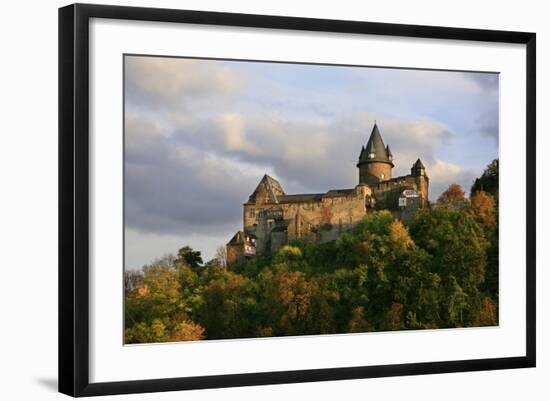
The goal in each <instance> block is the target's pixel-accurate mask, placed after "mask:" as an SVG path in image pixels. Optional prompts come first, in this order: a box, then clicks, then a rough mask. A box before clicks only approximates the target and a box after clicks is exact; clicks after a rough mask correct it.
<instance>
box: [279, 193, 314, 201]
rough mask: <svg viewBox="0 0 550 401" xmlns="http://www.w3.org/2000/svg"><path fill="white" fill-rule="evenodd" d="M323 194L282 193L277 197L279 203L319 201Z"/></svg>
mask: <svg viewBox="0 0 550 401" xmlns="http://www.w3.org/2000/svg"><path fill="white" fill-rule="evenodd" d="M323 195H324V194H298V195H283V196H280V197H279V202H280V203H303V202H320V201H321V199H322V198H323Z"/></svg>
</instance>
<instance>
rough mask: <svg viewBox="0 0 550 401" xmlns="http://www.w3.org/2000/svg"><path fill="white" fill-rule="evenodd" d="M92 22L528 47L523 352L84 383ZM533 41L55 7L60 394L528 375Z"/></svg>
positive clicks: (411, 28)
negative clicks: (519, 371)
mask: <svg viewBox="0 0 550 401" xmlns="http://www.w3.org/2000/svg"><path fill="white" fill-rule="evenodd" d="M91 18H107V19H120V20H139V21H160V22H173V23H187V24H204V25H218V26H238V27H249V28H275V29H284V30H302V31H319V32H336V33H353V34H369V35H386V36H401V37H414V38H437V39H451V40H468V41H484V42H500V43H516V44H524V45H526V60H525V61H526V68H527V69H526V72H527V74H526V77H527V82H526V88H527V90H526V94H525V95H526V105H527V110H526V121H527V123H526V133H527V136H526V138H525V141H526V151H527V165H526V174H527V176H526V183H527V193H526V202H527V208H526V209H527V210H526V229H527V238H526V240H527V241H526V253H527V258H526V261H525V262H526V275H527V276H526V308H527V310H526V317H527V324H526V327H525V330H526V340H527V341H526V354H525V356H521V357H507V358H494V359H475V360H454V361H444V362H427V363H407V364H396V365H381V366H354V367H345V368H330V369H313V370H295V371H284V372H262V373H246V374H229V375H217V376H199V377H182V378H166V379H154V380H135V381H122V382H103V383H90V381H89V334H88V332H89V331H88V330H89V312H88V311H89V290H88V285H89V266H88V260H89V258H88V257H89V231H88V230H89V221H88V219H89V194H90V188H89V179H88V173H89V142H88V140H89V132H88V123H89V116H88V110H89V108H88V107H89V104H88V96H89V78H88V61H89V22H90V19H91ZM535 102H536V35H535V33H527V32H509V31H494V30H479V29H463V28H448V27H436V26H417V25H401V24H387V23H378V22H376V23H373V22H359V21H340V20H327V19H311V18H296V17H282V16H267V15H246V14H234V13H221V12H204V11H187V10H172V9H156V8H138V7H121V6H106V5H87V4H74V5H69V6H66V7H63V8H60V9H59V391H60V392H62V393H65V394H68V395H71V396H95V395H107V394H124V393H141V392H157V391H173V390H189V389H204V388H218V387H235V386H253V385H265V384H281V383H295V382H316V381H324V380H346V379H361V378H373V377H385V376H401V375H421V374H433V373H450V372H464V371H480V370H493V369H513V368H527V367H534V366H535V364H536V356H535V355H536V337H535V331H536V330H535V328H536V316H535V299H536V293H535V279H536V278H535V276H536V271H535V270H536V260H535V255H536V253H535V247H536V226H535V222H536V215H535V213H536V203H535V202H536V201H535V193H536V188H535V185H536V182H535V165H536V160H535V153H536V152H535V146H536V139H535V135H536V126H535V120H536V114H535V113H536V104H535Z"/></svg>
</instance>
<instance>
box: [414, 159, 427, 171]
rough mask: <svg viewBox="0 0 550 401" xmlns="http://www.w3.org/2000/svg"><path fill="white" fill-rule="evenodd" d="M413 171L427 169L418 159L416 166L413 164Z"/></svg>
mask: <svg viewBox="0 0 550 401" xmlns="http://www.w3.org/2000/svg"><path fill="white" fill-rule="evenodd" d="M413 169H415V170H416V169H424V170H426V167H424V164H422V161H421V160H420V159H418V160H417V161H416V162H415V163H414V164H413Z"/></svg>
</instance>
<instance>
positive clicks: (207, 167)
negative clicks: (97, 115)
mask: <svg viewBox="0 0 550 401" xmlns="http://www.w3.org/2000/svg"><path fill="white" fill-rule="evenodd" d="M255 181H256V177H255V176H253V175H250V174H246V173H243V172H242V171H241V170H239V166H238V164H237V163H234V162H232V161H231V160H229V159H223V158H217V157H208V155H206V154H205V153H203V152H199V151H197V150H196V149H194V148H192V147H187V146H182V145H179V146H174V145H173V144H172V143H170V140H169V138H168V137H165V136H163V134H162V132H161V131H160V130H159V128H158V127H157V126H155V125H153V124H151V123H148V122H146V121H143V120H141V119H139V118H136V117H135V116H131V115H130V116H127V121H126V159H125V199H126V204H125V214H126V216H125V217H126V223H127V225H128V226H129V227H133V228H136V229H141V230H144V231H152V232H159V233H182V232H187V233H189V232H199V233H204V232H212V231H215V230H218V229H220V227H224V226H225V227H227V226H229V225H234V223H235V222H238V221H240V218H241V210H240V207H239V206H240V205H241V204H242V203H243V201H244V200H246V199H245V197H244V194H246V193H248V192H250V191H251V190H250V188H251V187H253V186H254V185H255Z"/></svg>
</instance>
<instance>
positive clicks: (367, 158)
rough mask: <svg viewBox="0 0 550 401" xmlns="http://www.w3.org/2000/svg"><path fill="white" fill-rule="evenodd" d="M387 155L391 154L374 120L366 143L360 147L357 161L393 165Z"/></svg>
mask: <svg viewBox="0 0 550 401" xmlns="http://www.w3.org/2000/svg"><path fill="white" fill-rule="evenodd" d="M389 156H391V152H390V151H389V147H387V148H386V145H384V141H383V140H382V135H381V134H380V130H379V129H378V125H377V124H376V122H375V123H374V127H372V132H371V134H370V137H369V140H368V142H367V145H366V146H364V147H363V148H362V149H361V154H360V155H359V163H362V162H385V163H390V164H392V165H393V163H392V162H391V160H390V158H389Z"/></svg>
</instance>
